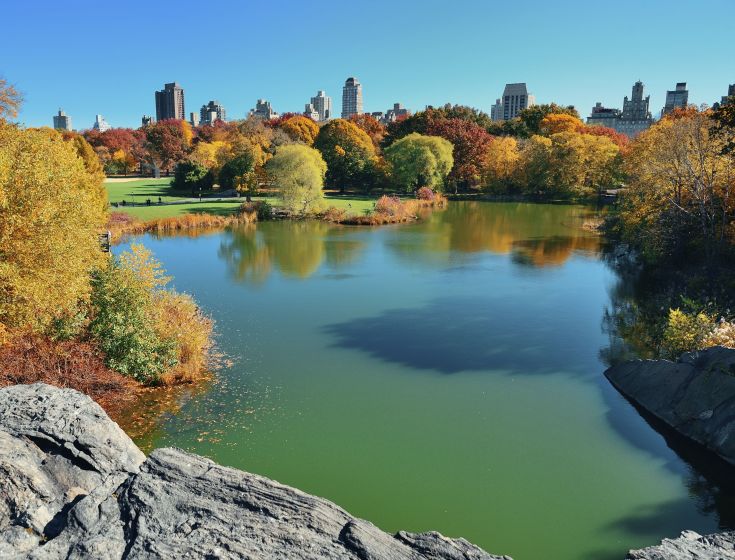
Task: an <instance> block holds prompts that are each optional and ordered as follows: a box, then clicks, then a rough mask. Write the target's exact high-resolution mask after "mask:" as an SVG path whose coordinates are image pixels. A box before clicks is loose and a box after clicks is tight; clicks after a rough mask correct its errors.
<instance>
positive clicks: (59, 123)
mask: <svg viewBox="0 0 735 560" xmlns="http://www.w3.org/2000/svg"><path fill="white" fill-rule="evenodd" d="M54 128H55V129H56V130H71V117H69V116H67V114H66V113H65V112H64V111H62V110H61V109H59V113H58V114H57V115H54Z"/></svg>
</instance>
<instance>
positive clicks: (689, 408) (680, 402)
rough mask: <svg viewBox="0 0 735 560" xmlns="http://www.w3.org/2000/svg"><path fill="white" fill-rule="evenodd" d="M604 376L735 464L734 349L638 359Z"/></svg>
mask: <svg viewBox="0 0 735 560" xmlns="http://www.w3.org/2000/svg"><path fill="white" fill-rule="evenodd" d="M605 375H606V376H607V378H608V379H609V380H610V382H611V383H612V384H613V385H614V386H615V387H616V388H617V389H618V390H619V391H620V392H621V393H623V394H624V395H625V396H627V397H628V398H629V399H630V400H632V401H633V402H635V403H636V404H638V405H639V406H641V407H642V408H644V409H645V410H646V411H648V412H649V413H651V414H652V415H654V416H656V417H657V418H659V419H660V420H662V421H663V422H665V423H666V424H668V425H669V426H671V427H672V428H673V429H674V430H676V431H677V432H678V433H680V434H682V435H684V436H686V437H688V438H690V439H692V440H694V441H696V442H697V443H700V444H701V445H703V446H704V447H706V448H707V449H709V450H711V451H713V452H714V453H716V454H717V455H719V456H720V457H722V458H723V459H724V460H725V461H727V462H728V463H730V464H733V465H735V350H731V349H728V348H723V347H715V348H709V349H707V350H703V351H701V352H692V353H688V354H683V355H682V356H681V358H679V360H678V361H676V362H671V361H669V360H634V361H631V362H626V363H623V364H620V365H617V366H613V367H611V368H610V369H608V370H607V371H606V372H605Z"/></svg>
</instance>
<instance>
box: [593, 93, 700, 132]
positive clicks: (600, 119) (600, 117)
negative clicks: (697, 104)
mask: <svg viewBox="0 0 735 560" xmlns="http://www.w3.org/2000/svg"><path fill="white" fill-rule="evenodd" d="M679 85H684V87H685V88H686V84H679ZM650 97H651V96H650V95H647V96H646V97H643V82H641V81H638V82H636V83H635V84H633V90H632V92H631V96H630V98H628V96H627V95H626V96H625V97H624V98H623V110H622V111H620V110H619V109H610V108H608V107H603V106H602V103H597V104H596V105H595V106H594V107H593V108H592V114H591V115H590V116H589V117H587V124H590V125H598V126H607V127H609V128H612V129H615V130H616V131H617V132H621V133H623V134H626V135H628V136H630V137H633V136H635V135H636V134H638V133H639V132H642V131H644V130H646V129H647V128H648V127H650V126H651V125H652V124H653V118H652V117H651V111H650V110H649V105H650Z"/></svg>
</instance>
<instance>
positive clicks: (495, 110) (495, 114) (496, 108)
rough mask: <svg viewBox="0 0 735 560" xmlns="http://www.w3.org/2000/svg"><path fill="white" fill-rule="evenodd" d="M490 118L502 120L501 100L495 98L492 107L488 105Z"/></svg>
mask: <svg viewBox="0 0 735 560" xmlns="http://www.w3.org/2000/svg"><path fill="white" fill-rule="evenodd" d="M490 118H491V119H492V120H494V121H502V120H503V102H502V101H501V100H500V99H496V100H495V103H494V104H493V106H492V107H490Z"/></svg>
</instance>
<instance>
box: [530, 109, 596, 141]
mask: <svg viewBox="0 0 735 560" xmlns="http://www.w3.org/2000/svg"><path fill="white" fill-rule="evenodd" d="M584 127H585V125H584V123H583V122H582V120H581V119H580V118H579V117H575V116H573V115H570V114H568V113H549V114H548V115H546V116H545V117H544V118H543V119H541V123H540V124H539V130H540V132H541V134H544V135H545V136H550V135H552V134H557V133H559V132H580V131H581V130H582V129H583V128H584Z"/></svg>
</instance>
